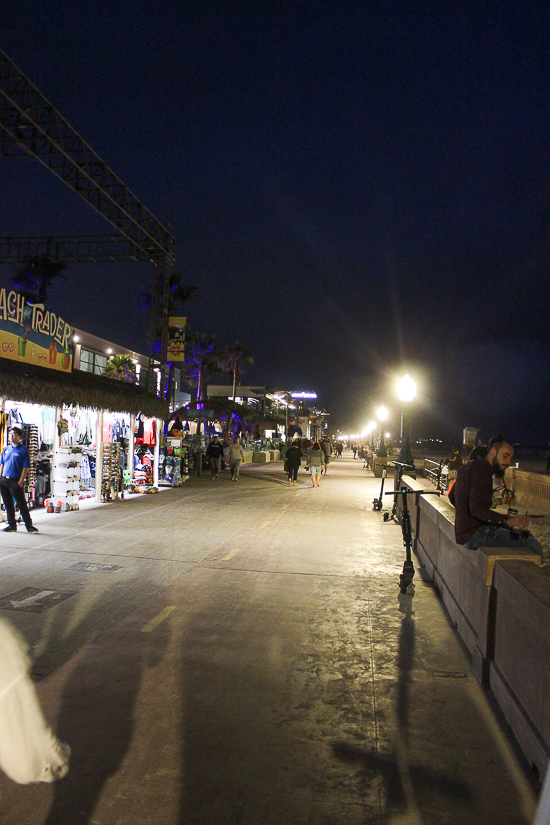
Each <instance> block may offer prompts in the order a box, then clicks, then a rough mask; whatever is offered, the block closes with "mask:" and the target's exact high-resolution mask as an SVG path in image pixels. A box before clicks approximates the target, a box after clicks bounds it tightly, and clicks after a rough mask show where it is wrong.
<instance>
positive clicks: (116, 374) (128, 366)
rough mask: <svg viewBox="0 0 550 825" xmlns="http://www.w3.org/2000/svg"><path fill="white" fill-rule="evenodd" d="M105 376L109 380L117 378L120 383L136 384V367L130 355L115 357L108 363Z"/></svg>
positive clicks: (104, 372)
mask: <svg viewBox="0 0 550 825" xmlns="http://www.w3.org/2000/svg"><path fill="white" fill-rule="evenodd" d="M103 375H105V376H106V377H107V378H116V379H117V380H118V381H127V382H128V383H129V384H135V382H136V379H137V376H136V365H135V364H134V361H133V359H132V358H131V357H130V356H129V355H113V356H111V358H109V360H108V361H107V363H106V365H105V369H104V370H103Z"/></svg>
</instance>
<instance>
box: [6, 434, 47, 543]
mask: <svg viewBox="0 0 550 825" xmlns="http://www.w3.org/2000/svg"><path fill="white" fill-rule="evenodd" d="M22 435H23V433H22V432H21V430H20V429H19V427H12V428H11V433H10V439H11V444H9V445H8V446H7V447H6V448H5V450H4V451H3V452H2V455H1V456H0V493H1V494H2V501H3V502H4V506H5V508H6V515H7V517H8V526H7V527H4V533H14V532H15V531H16V530H17V522H16V521H15V506H14V504H13V500H14V499H15V501H16V502H17V506H18V507H19V512H20V513H21V517H22V519H23V521H24V522H25V527H26V528H27V532H28V533H38V529H37V528H36V527H34V526H33V523H32V519H31V516H30V513H29V508H28V506H27V502H26V500H25V494H24V492H23V485H24V484H25V478H26V477H27V473H28V472H29V469H30V466H31V462H30V460H29V453H28V451H27V448H26V447H25V445H24V444H22V443H21V436H22Z"/></svg>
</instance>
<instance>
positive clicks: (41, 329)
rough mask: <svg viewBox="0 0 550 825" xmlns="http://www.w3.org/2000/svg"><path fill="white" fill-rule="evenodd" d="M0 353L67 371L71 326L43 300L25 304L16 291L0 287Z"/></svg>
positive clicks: (70, 362)
mask: <svg viewBox="0 0 550 825" xmlns="http://www.w3.org/2000/svg"><path fill="white" fill-rule="evenodd" d="M0 357H2V358H9V359H10V360H12V361H23V362H25V363H27V364H37V365H38V366H39V367H47V368H48V369H53V370H62V371H63V372H70V371H71V370H72V368H73V347H72V341H71V328H70V326H69V324H67V323H66V322H65V321H64V320H63V318H60V317H59V316H58V315H56V314H55V312H50V311H49V310H47V309H44V304H29V303H27V302H26V300H25V297H24V296H23V295H20V294H19V293H18V292H14V291H9V290H7V289H0Z"/></svg>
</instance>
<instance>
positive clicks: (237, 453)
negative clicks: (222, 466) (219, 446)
mask: <svg viewBox="0 0 550 825" xmlns="http://www.w3.org/2000/svg"><path fill="white" fill-rule="evenodd" d="M225 457H226V459H227V460H228V462H229V470H230V472H231V481H238V480H239V467H240V466H241V461H244V450H243V448H242V447H241V445H240V444H239V439H238V438H237V436H235V438H234V439H233V441H232V442H231V444H229V445H228V446H227V448H226V450H225Z"/></svg>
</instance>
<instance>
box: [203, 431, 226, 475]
mask: <svg viewBox="0 0 550 825" xmlns="http://www.w3.org/2000/svg"><path fill="white" fill-rule="evenodd" d="M206 455H207V456H208V458H209V459H210V469H211V470H212V478H213V479H214V478H218V475H219V472H220V463H221V460H222V455H223V447H222V445H221V444H220V443H219V442H218V436H217V435H215V436H214V438H213V439H212V441H211V442H210V444H209V445H208V449H207V451H206Z"/></svg>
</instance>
